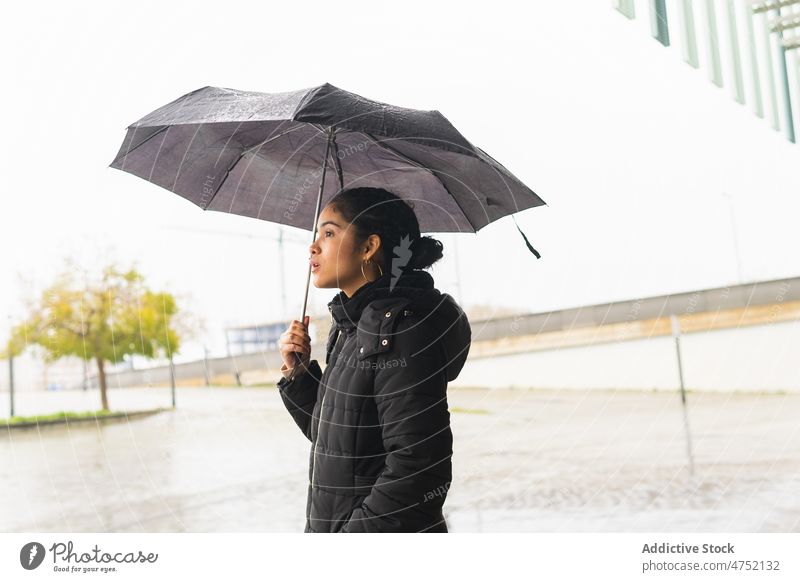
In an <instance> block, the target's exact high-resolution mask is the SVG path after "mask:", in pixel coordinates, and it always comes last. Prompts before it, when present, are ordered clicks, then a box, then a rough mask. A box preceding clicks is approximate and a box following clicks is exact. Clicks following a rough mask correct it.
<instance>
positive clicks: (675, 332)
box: [669, 314, 694, 477]
mask: <svg viewBox="0 0 800 582" xmlns="http://www.w3.org/2000/svg"><path fill="white" fill-rule="evenodd" d="M669 318H670V323H671V324H672V337H673V338H675V353H676V354H677V356H678V379H679V380H680V384H681V408H682V409H683V431H684V434H685V435H686V455H687V457H688V458H689V474H690V475H691V476H692V477H693V476H694V455H693V454H692V433H691V430H690V429H689V408H688V405H687V404H686V388H685V386H684V384H683V363H682V361H681V343H680V342H681V338H680V335H681V328H680V323H679V321H678V318H677V316H675V315H674V314H672V315H670V316H669Z"/></svg>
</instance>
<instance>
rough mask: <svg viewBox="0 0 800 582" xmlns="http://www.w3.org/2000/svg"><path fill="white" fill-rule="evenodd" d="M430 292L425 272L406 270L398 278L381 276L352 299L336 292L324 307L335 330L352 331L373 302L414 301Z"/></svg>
mask: <svg viewBox="0 0 800 582" xmlns="http://www.w3.org/2000/svg"><path fill="white" fill-rule="evenodd" d="M393 279H394V281H393ZM430 289H433V277H432V276H431V275H430V273H428V272H426V271H422V270H417V269H414V270H410V271H407V272H403V273H402V274H401V275H400V277H399V278H397V277H394V276H393V275H392V273H384V274H383V276H382V277H379V278H377V279H375V280H374V281H371V282H369V283H365V284H364V285H362V286H361V287H359V288H358V290H357V291H356V292H355V293H353V296H352V297H349V298H348V297H347V295H345V292H344V291H340V292H339V293H338V294H337V295H336V296H335V297H334V298H333V299H332V300H331V301H330V302H329V303H328V310H329V311H330V312H331V315H332V316H333V321H334V325H335V327H336V328H337V329H353V328H356V327H358V322H359V320H360V319H361V313H362V312H363V311H364V308H365V307H366V306H367V305H368V304H369V303H371V302H372V301H374V300H375V299H384V298H392V297H396V298H398V299H403V298H409V297H416V296H418V295H419V294H422V293H425V292H426V291H429V290H430Z"/></svg>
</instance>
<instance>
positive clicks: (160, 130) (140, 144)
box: [111, 125, 170, 164]
mask: <svg viewBox="0 0 800 582" xmlns="http://www.w3.org/2000/svg"><path fill="white" fill-rule="evenodd" d="M169 127H170V126H169V125H165V126H164V127H162V128H161V129H159V130H158V131H156V132H155V133H153V134H152V135H149V136H147V137H146V138H144V139H143V140H142V141H141V142H140V143H137V144H136V145H135V146H133V147H132V148H130V149H128V151H126V152H125V153H124V154H122V155H120V156H117V157H116V158H114V161H113V162H111V163H112V164H115V163H116V162H118V161H119V160H120V159H122V158H124V157H127V155H128V154H130V153H131V152H132V151H134V150H137V149H139V148H140V147H141V146H143V145H144V144H146V143H147V142H148V141H150V140H151V139H153V138H154V137H155V136H157V135H158V134H160V133H161V132H162V131H166V130H167V129H169ZM134 131H135V130H134Z"/></svg>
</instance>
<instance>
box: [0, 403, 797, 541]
mask: <svg viewBox="0 0 800 582" xmlns="http://www.w3.org/2000/svg"><path fill="white" fill-rule="evenodd" d="M7 397H8V394H0V398H4V400H5V402H4V404H3V406H2V407H0V415H3V416H5V415H7V408H6V407H7ZM109 400H110V403H111V406H112V408H114V409H117V408H128V409H144V408H152V407H158V406H169V404H170V395H169V390H168V389H122V390H112V391H110V393H109ZM17 402H18V404H17V412H18V414H33V413H35V412H37V409H38V410H39V411H42V412H46V411H53V410H59V409H73V410H81V409H87V408H92V407H94V406H95V404H96V403H97V402H99V395H98V394H97V392H89V393H82V392H61V393H39V394H22V395H20V396H19V397H18V400H17ZM449 403H450V408H451V410H452V411H453V412H452V425H453V431H454V435H455V448H456V450H455V454H454V457H453V463H454V480H453V485H452V486H451V487H450V490H449V493H448V497H447V502H446V504H445V516H446V518H447V521H448V525H449V527H450V530H451V531H452V532H473V531H665V532H666V531H691V532H695V531H698V532H702V531H708V532H724V531H737V532H738V531H742V532H800V495H798V492H799V491H800V395H786V396H783V395H766V396H758V395H726V394H690V395H689V404H690V415H689V423H690V426H691V430H692V441H693V442H692V451H693V460H694V469H695V474H694V476H693V477H692V476H690V473H689V462H688V453H687V444H686V437H685V430H684V425H683V416H682V412H681V407H680V398H679V396H678V395H677V394H664V393H654V392H630V391H616V392H615V391H604V392H600V391H565V390H562V391H525V390H466V389H461V390H456V389H452V390H451V393H450V397H449ZM468 411H472V412H468ZM308 454H309V443H308V441H307V440H306V439H305V437H303V435H302V434H300V431H299V430H298V429H297V427H296V426H295V425H294V423H293V422H292V420H291V418H290V417H289V415H288V413H286V411H285V409H284V408H283V405H282V403H281V401H280V399H279V397H278V394H277V392H276V391H275V390H273V389H269V388H261V389H258V388H215V389H203V388H181V389H179V390H178V409H177V410H176V411H174V412H165V413H161V414H158V415H155V416H151V417H147V418H141V419H136V420H132V421H131V422H117V423H113V424H108V425H105V426H100V427H98V426H96V425H94V423H88V424H78V425H72V426H70V427H66V426H57V427H42V428H40V429H29V430H24V431H17V430H15V431H10V432H7V433H6V434H3V435H0V460H2V462H1V463H0V491H2V492H3V495H2V500H0V531H5V532H19V531H39V532H45V531H46V532H57V531H73V532H93V531H108V532H122V531H125V532H143V531H144V532H165V531H170V532H171V531H176V532H182V531H191V532H205V531H283V532H300V531H302V529H303V526H304V515H303V514H304V511H305V502H306V500H305V495H306V483H307V466H308V465H307V463H308Z"/></svg>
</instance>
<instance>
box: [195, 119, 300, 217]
mask: <svg viewBox="0 0 800 582" xmlns="http://www.w3.org/2000/svg"><path fill="white" fill-rule="evenodd" d="M302 128H303V126H302V125H296V126H294V127H292V128H289V129H287V130H286V131H282V132H280V133H279V134H278V135H271V136H269V137H268V138H267V139H265V140H264V141H262V142H261V143H257V144H256V145H253V146H250V147H249V148H247V149H244V150H242V153H240V154H239V157H237V158H236V159H235V160H234V161H233V163H232V164H231V165H230V166H228V169H227V170H225V176H224V177H223V178H222V181H220V183H219V186H217V189H216V190H215V191H214V194H212V196H211V198H210V199H209V201H208V204H206V207H205V208H203V210H206V208H208V207H209V206H211V203H212V202H213V201H214V198H216V196H217V193H219V191H220V190H222V186H223V184H225V181H226V180H227V179H228V176H230V174H231V172H232V171H233V168H234V167H235V166H236V164H238V163H239V162H240V161H242V158H243V157H244V156H245V155H247V154H249V153H250V152H252V151H253V150H258V149H260V148H261V147H262V146H264V145H266V144H268V143H269V142H271V141H273V140H276V139H278V138H279V137H283V136H284V135H286V134H287V133H291V132H293V131H295V130H298V129H302Z"/></svg>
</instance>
